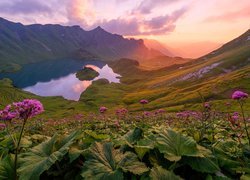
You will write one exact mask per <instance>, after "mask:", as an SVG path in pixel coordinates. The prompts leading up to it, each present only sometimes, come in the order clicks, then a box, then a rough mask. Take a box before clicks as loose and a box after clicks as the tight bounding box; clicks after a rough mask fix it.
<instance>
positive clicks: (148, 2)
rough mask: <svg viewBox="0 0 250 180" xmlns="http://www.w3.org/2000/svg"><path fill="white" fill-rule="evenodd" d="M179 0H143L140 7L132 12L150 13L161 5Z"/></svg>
mask: <svg viewBox="0 0 250 180" xmlns="http://www.w3.org/2000/svg"><path fill="white" fill-rule="evenodd" d="M177 1H178V0H143V1H142V2H141V3H140V4H139V6H138V7H136V8H135V9H134V10H133V11H132V13H133V14H136V13H139V14H150V13H151V11H152V10H153V9H154V8H156V7H159V6H163V5H165V4H171V3H175V2H177Z"/></svg>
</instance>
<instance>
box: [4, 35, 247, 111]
mask: <svg viewBox="0 0 250 180" xmlns="http://www.w3.org/2000/svg"><path fill="white" fill-rule="evenodd" d="M249 33H250V31H247V32H246V33H245V34H243V35H242V36H240V37H238V38H236V39H235V40H233V41H231V42H229V43H227V44H226V45H224V46H222V47H221V48H220V49H218V50H216V52H217V53H216V55H214V54H213V56H211V57H209V56H210V55H209V54H208V55H207V56H204V57H203V58H200V59H197V60H194V61H191V62H188V63H185V64H179V65H172V66H170V67H165V68H161V69H157V70H145V69H144V68H143V67H142V66H140V64H139V63H138V62H137V61H135V60H130V59H120V60H117V61H114V62H110V63H109V65H110V66H111V67H112V68H113V70H114V71H115V72H117V73H119V74H121V75H122V77H121V83H120V84H115V83H111V84H109V83H107V82H106V81H105V80H98V81H96V82H94V83H93V84H92V85H91V86H90V87H89V88H88V89H87V90H86V91H85V92H84V93H83V94H82V95H81V98H80V101H79V102H74V101H67V100H64V99H63V98H60V97H48V98H42V97H37V96H34V95H32V94H30V93H26V92H23V91H21V90H18V89H16V88H14V87H13V86H12V85H10V82H7V83H6V81H1V86H0V90H1V91H0V95H1V97H3V98H2V99H1V104H2V105H6V104H7V103H10V102H13V101H16V100H19V99H22V98H28V97H29V98H31V97H36V98H37V99H40V100H41V101H42V102H43V103H44V104H45V107H46V108H47V109H48V111H46V114H49V115H52V114H53V116H66V115H67V114H70V113H72V112H74V113H78V112H86V111H94V112H97V111H98V108H99V107H100V106H106V107H108V108H109V109H116V108H118V107H126V108H128V109H129V110H130V111H140V110H142V106H141V105H140V104H139V103H138V102H139V100H141V99H148V100H149V101H150V103H149V104H147V106H146V107H145V108H146V109H147V110H154V109H158V108H166V109H167V110H168V111H179V110H184V109H197V108H198V107H200V106H199V105H200V103H201V96H203V97H204V99H205V100H206V101H212V103H213V106H214V107H216V108H217V109H220V110H225V109H226V107H225V106H221V103H226V102H232V101H231V100H230V97H231V94H232V92H233V91H234V90H238V89H239V90H244V91H246V92H250V83H249V82H250V81H249V79H250V51H249V49H250V41H249V40H247V38H248V36H250V35H249ZM237 39H238V40H237ZM242 41H244V43H242ZM235 42H238V45H236V44H235ZM232 43H233V45H234V46H233V47H231V46H230V48H229V49H225V47H229V45H230V44H232ZM205 57H206V58H205ZM3 82H4V83H3ZM236 107H237V106H236V104H235V102H232V110H233V109H234V110H236V109H235V108H236ZM246 107H247V109H249V108H250V102H249V100H248V101H247V103H246ZM52 112H53V113H52ZM55 112H56V113H55Z"/></svg>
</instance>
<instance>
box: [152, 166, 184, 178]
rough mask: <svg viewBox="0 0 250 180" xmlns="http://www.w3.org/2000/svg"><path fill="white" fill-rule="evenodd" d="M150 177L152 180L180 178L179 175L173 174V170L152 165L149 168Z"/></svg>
mask: <svg viewBox="0 0 250 180" xmlns="http://www.w3.org/2000/svg"><path fill="white" fill-rule="evenodd" d="M149 176H150V178H151V179H152V180H181V179H182V178H180V177H179V176H177V175H175V174H174V173H173V172H171V171H168V170H166V169H164V168H162V167H161V166H157V167H154V168H153V169H151V171H150V174H149Z"/></svg>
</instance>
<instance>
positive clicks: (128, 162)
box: [118, 152, 148, 175]
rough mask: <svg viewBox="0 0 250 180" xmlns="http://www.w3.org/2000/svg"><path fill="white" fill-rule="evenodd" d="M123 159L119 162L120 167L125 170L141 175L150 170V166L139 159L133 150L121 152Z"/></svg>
mask: <svg viewBox="0 0 250 180" xmlns="http://www.w3.org/2000/svg"><path fill="white" fill-rule="evenodd" d="M120 156H121V158H122V159H121V161H120V162H119V163H118V167H121V168H122V170H123V171H124V172H127V171H128V172H131V173H133V174H136V175H141V174H143V173H144V172H147V171H148V168H147V167H146V166H145V164H144V163H142V162H140V161H138V158H137V156H136V154H134V153H132V152H125V154H120Z"/></svg>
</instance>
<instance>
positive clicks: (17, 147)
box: [14, 119, 27, 179]
mask: <svg viewBox="0 0 250 180" xmlns="http://www.w3.org/2000/svg"><path fill="white" fill-rule="evenodd" d="M26 120H27V119H26ZM26 120H24V121H23V124H22V129H21V132H20V135H19V139H18V143H17V146H16V152H15V162H14V171H15V178H16V179H18V178H17V154H18V150H19V146H20V142H21V139H22V135H23V130H24V126H25V123H26Z"/></svg>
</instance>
